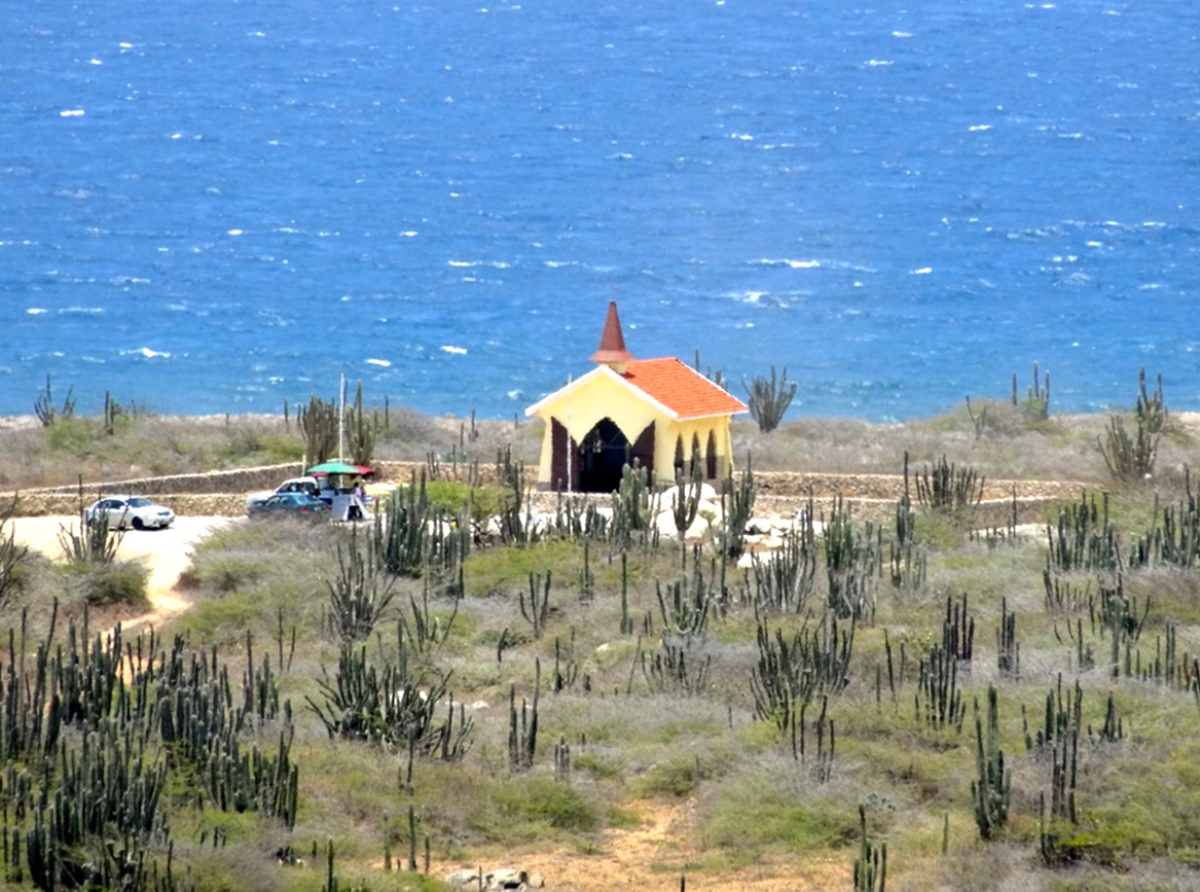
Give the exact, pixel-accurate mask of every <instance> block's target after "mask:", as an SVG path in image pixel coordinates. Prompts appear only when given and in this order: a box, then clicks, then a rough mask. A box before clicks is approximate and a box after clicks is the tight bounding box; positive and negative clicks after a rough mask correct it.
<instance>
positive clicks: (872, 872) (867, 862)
mask: <svg viewBox="0 0 1200 892" xmlns="http://www.w3.org/2000/svg"><path fill="white" fill-rule="evenodd" d="M858 828H859V844H858V857H857V858H855V859H854V892H885V889H886V887H887V843H886V842H885V843H882V844H880V845H877V846H876V845H872V844H871V842H870V840H868V839H867V810H866V808H865V807H864V806H863V805H861V804H860V805H859V806H858Z"/></svg>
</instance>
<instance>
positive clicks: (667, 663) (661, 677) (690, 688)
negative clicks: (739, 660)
mask: <svg viewBox="0 0 1200 892" xmlns="http://www.w3.org/2000/svg"><path fill="white" fill-rule="evenodd" d="M688 653H689V648H688V647H687V645H686V644H684V645H677V644H672V643H671V642H669V641H667V640H666V639H665V638H664V639H663V641H662V642H661V646H660V649H659V651H658V652H657V653H654V654H647V653H645V652H642V653H641V654H640V657H641V665H642V676H643V677H644V678H645V679H646V683H647V684H648V685H649V686H650V690H652V691H654V692H655V693H659V694H665V693H681V694H685V695H687V696H689V697H692V696H698V695H700V694H703V693H705V692H707V691H708V682H709V670H710V669H711V668H712V656H711V655H708V656H705V657H704V658H703V659H702V660H700V661H699V662H698V663H697V662H695V661H693V662H688V659H687V654H688Z"/></svg>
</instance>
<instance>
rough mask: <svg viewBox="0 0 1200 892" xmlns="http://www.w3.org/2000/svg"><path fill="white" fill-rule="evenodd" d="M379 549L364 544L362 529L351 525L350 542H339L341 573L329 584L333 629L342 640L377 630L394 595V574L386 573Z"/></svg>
mask: <svg viewBox="0 0 1200 892" xmlns="http://www.w3.org/2000/svg"><path fill="white" fill-rule="evenodd" d="M375 554H376V551H375V550H374V549H372V548H365V549H363V548H360V547H359V544H358V530H357V528H356V527H351V530H350V542H349V544H348V545H347V546H346V548H345V549H344V550H343V548H342V544H341V543H340V542H339V543H338V546H337V562H338V575H337V577H336V578H335V579H334V580H332V581H330V580H326V585H328V586H329V604H330V611H329V614H328V616H329V625H330V631H331V632H332V633H333V635H334V637H336V638H337V639H338V640H340V641H363V640H365V639H366V638H369V637H370V635H371V633H372V632H373V631H374V630H375V625H376V623H378V622H379V620H380V618H381V617H382V616H383V614H384V612H385V611H386V610H387V609H388V606H389V605H390V604H391V602H392V598H393V597H394V594H395V593H394V591H393V586H394V584H395V578H394V577H384V575H383V574H382V573H381V572H380V571H379V569H378V568H377V566H376V558H375Z"/></svg>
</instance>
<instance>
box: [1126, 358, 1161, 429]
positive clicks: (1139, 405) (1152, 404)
mask: <svg viewBox="0 0 1200 892" xmlns="http://www.w3.org/2000/svg"><path fill="white" fill-rule="evenodd" d="M1134 414H1135V415H1136V416H1137V420H1138V427H1139V428H1140V427H1144V428H1145V429H1146V431H1147V432H1149V433H1151V434H1161V433H1163V431H1164V430H1166V427H1167V404H1166V403H1165V402H1163V386H1162V373H1161V372H1159V374H1158V386H1157V387H1156V388H1155V389H1154V393H1152V394H1151V393H1147V391H1146V370H1145V369H1144V368H1142V369H1139V370H1138V398H1137V402H1136V403H1135V404H1134Z"/></svg>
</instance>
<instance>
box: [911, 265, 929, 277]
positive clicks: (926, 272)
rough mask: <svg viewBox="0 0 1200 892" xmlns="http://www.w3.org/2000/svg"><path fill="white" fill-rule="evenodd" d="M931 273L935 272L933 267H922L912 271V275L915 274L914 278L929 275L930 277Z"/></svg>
mask: <svg viewBox="0 0 1200 892" xmlns="http://www.w3.org/2000/svg"><path fill="white" fill-rule="evenodd" d="M931 272H933V267H932V266H923V267H921V268H920V269H914V270H913V271H912V274H913V275H914V276H927V275H929V274H930V273H931Z"/></svg>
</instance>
